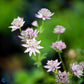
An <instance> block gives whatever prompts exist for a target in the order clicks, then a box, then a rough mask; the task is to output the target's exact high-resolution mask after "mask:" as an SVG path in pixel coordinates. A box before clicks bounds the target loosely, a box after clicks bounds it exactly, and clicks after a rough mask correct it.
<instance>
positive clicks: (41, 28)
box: [39, 20, 44, 33]
mask: <svg viewBox="0 0 84 84" xmlns="http://www.w3.org/2000/svg"><path fill="white" fill-rule="evenodd" d="M43 25H44V21H43V20H42V25H41V27H40V29H39V32H40V33H42V32H43Z"/></svg>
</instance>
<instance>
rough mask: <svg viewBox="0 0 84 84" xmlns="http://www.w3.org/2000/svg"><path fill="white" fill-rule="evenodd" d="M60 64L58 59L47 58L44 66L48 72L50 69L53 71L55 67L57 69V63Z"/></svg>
mask: <svg viewBox="0 0 84 84" xmlns="http://www.w3.org/2000/svg"><path fill="white" fill-rule="evenodd" d="M60 64H61V62H58V60H55V61H53V60H48V62H47V65H46V66H44V68H47V69H48V70H47V72H50V71H54V70H55V69H59V68H60V67H59V65H60Z"/></svg>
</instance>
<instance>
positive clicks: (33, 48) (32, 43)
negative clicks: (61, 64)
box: [22, 39, 43, 56]
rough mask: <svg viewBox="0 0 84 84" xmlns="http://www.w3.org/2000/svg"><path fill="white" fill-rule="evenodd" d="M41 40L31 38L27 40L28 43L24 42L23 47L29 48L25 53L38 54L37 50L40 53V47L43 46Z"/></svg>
mask: <svg viewBox="0 0 84 84" xmlns="http://www.w3.org/2000/svg"><path fill="white" fill-rule="evenodd" d="M40 42H41V41H36V40H35V39H31V40H27V41H26V44H23V45H22V46H23V47H26V48H27V49H26V50H25V51H24V53H27V52H29V56H31V55H32V53H33V54H34V56H36V52H37V53H40V51H39V50H38V49H42V48H43V47H42V46H40V45H39V44H40Z"/></svg>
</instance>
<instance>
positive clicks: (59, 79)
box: [56, 71, 69, 83]
mask: <svg viewBox="0 0 84 84" xmlns="http://www.w3.org/2000/svg"><path fill="white" fill-rule="evenodd" d="M68 75H69V72H67V73H66V72H65V71H64V72H61V71H59V72H58V75H57V76H56V82H62V83H69V79H68Z"/></svg>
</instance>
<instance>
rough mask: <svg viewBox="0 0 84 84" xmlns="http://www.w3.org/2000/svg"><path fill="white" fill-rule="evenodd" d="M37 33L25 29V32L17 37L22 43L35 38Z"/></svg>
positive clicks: (30, 29)
mask: <svg viewBox="0 0 84 84" xmlns="http://www.w3.org/2000/svg"><path fill="white" fill-rule="evenodd" d="M37 34H38V31H37V30H33V29H32V28H27V29H26V30H25V31H22V32H21V36H19V38H21V39H22V41H26V40H28V39H29V40H30V39H34V38H35V37H37Z"/></svg>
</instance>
